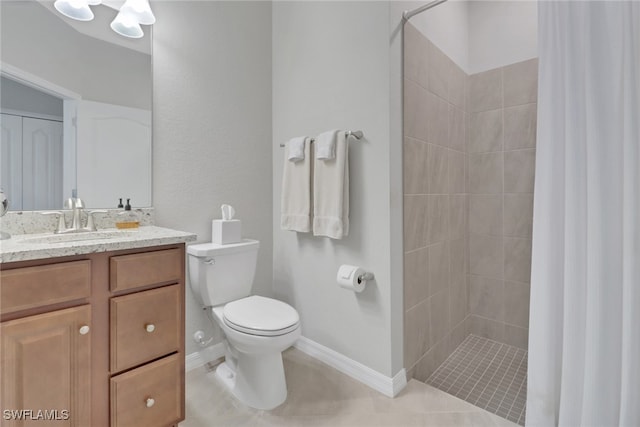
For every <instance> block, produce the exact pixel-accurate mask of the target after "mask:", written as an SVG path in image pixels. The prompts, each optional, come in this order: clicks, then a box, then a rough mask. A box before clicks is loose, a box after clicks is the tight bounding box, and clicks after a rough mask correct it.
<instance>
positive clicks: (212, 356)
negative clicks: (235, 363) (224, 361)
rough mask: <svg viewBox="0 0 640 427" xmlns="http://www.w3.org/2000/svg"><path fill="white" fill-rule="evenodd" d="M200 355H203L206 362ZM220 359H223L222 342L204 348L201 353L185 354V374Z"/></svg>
mask: <svg viewBox="0 0 640 427" xmlns="http://www.w3.org/2000/svg"><path fill="white" fill-rule="evenodd" d="M201 353H205V358H206V359H207V360H205V359H203V356H201ZM220 357H224V343H222V342H219V343H217V344H214V345H212V346H209V347H206V348H204V349H202V350H201V351H196V352H194V353H191V354H187V356H186V357H185V370H186V371H187V372H189V371H192V370H194V369H197V368H199V367H201V366H204V364H205V363H207V362H210V361H212V360H216V359H218V358H220Z"/></svg>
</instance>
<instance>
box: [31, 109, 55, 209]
mask: <svg viewBox="0 0 640 427" xmlns="http://www.w3.org/2000/svg"><path fill="white" fill-rule="evenodd" d="M22 140H23V143H22V144H23V150H22V152H23V164H22V180H23V183H22V186H23V188H22V208H23V209H24V210H40V209H61V208H62V201H63V200H62V199H63V195H62V123H61V122H58V121H53V120H43V119H33V118H30V117H24V118H23V121H22Z"/></svg>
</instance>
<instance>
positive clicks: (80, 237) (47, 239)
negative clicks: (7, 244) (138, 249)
mask: <svg viewBox="0 0 640 427" xmlns="http://www.w3.org/2000/svg"><path fill="white" fill-rule="evenodd" d="M135 233H136V232H135V231H114V230H110V231H87V232H80V233H69V234H53V235H50V236H38V237H28V238H26V239H22V240H20V243H67V242H80V241H84V240H108V239H117V238H121V237H127V236H131V235H133V234H135Z"/></svg>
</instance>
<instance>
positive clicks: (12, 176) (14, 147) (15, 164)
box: [0, 114, 22, 211]
mask: <svg viewBox="0 0 640 427" xmlns="http://www.w3.org/2000/svg"><path fill="white" fill-rule="evenodd" d="M0 124H1V128H2V138H1V140H2V143H1V147H0V188H2V189H3V190H4V193H5V195H6V196H7V198H8V199H9V209H11V210H12V211H16V210H21V209H22V117H20V116H14V115H11V114H2V118H1V119H0Z"/></svg>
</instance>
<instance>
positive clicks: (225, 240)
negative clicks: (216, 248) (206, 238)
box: [211, 219, 242, 245]
mask: <svg viewBox="0 0 640 427" xmlns="http://www.w3.org/2000/svg"><path fill="white" fill-rule="evenodd" d="M241 240H242V223H241V222H240V220H239V219H228V220H224V219H214V220H213V221H211V241H212V242H213V243H217V244H218V245H228V244H229V243H238V242H240V241H241Z"/></svg>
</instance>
